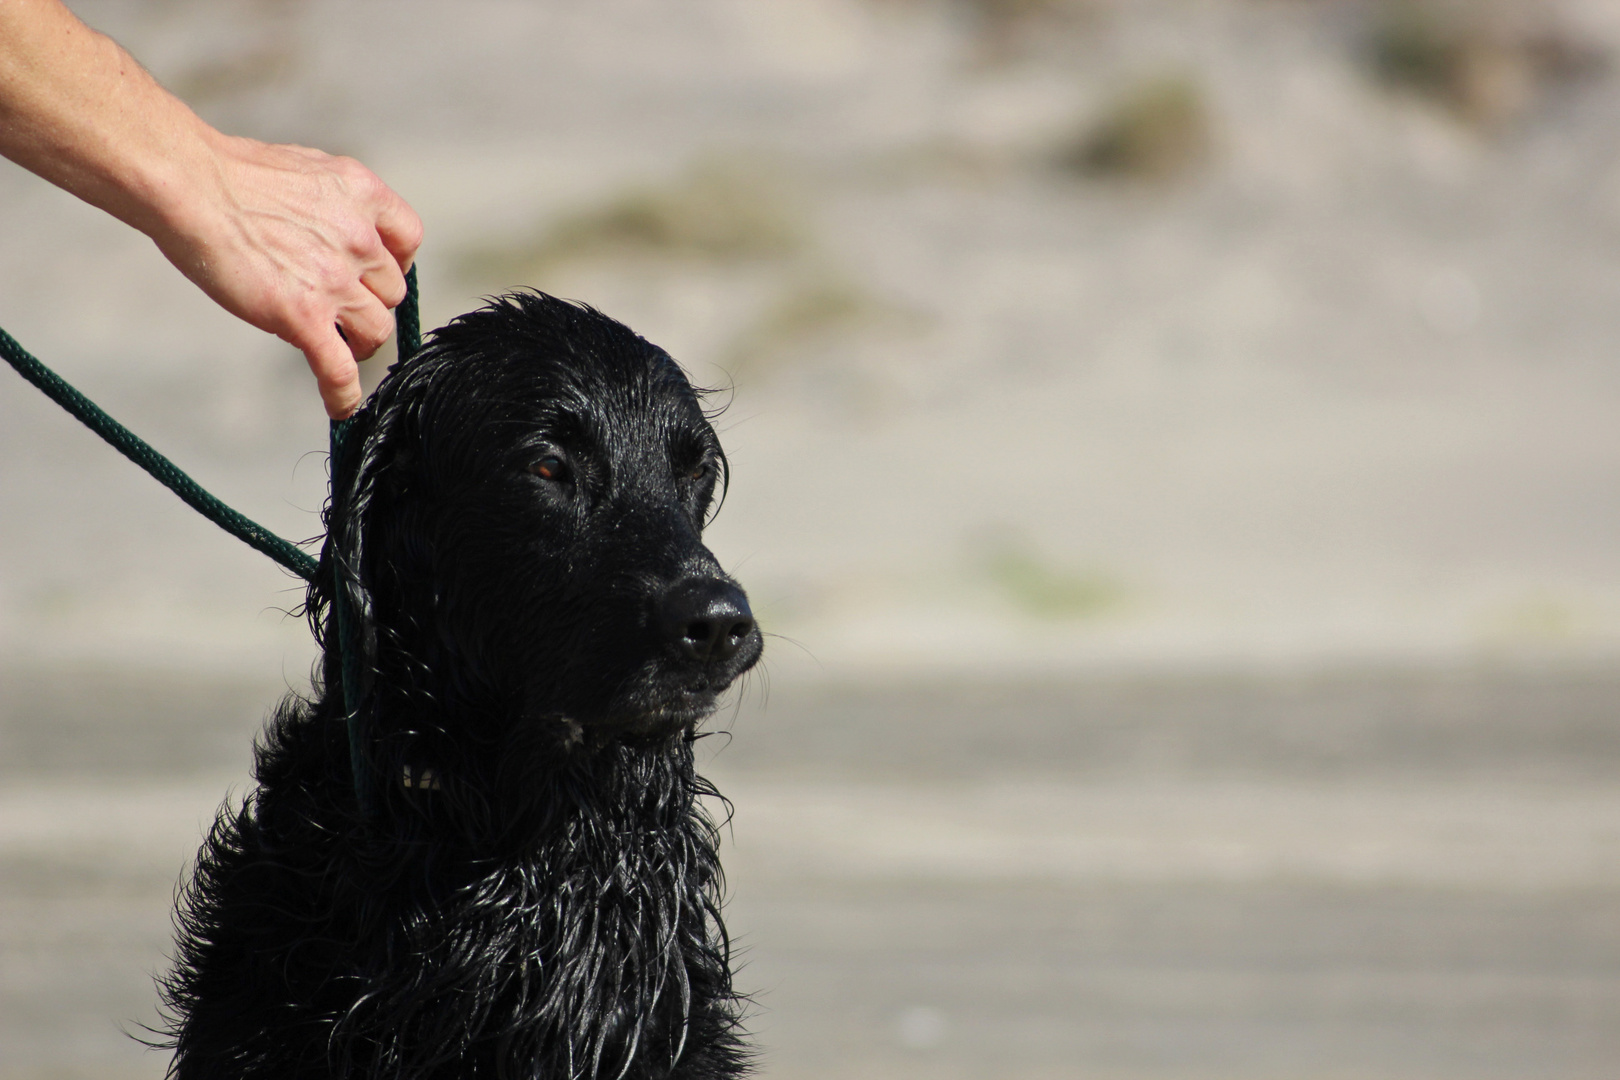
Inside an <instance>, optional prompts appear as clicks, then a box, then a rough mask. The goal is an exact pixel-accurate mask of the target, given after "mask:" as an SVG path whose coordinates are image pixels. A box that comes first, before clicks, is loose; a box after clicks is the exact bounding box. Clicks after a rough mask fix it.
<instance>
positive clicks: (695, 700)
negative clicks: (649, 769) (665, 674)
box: [596, 690, 719, 742]
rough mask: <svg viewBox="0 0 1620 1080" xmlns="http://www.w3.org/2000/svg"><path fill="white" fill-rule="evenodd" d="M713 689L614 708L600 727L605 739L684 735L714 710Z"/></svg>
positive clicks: (639, 739)
mask: <svg viewBox="0 0 1620 1080" xmlns="http://www.w3.org/2000/svg"><path fill="white" fill-rule="evenodd" d="M718 696H719V695H717V694H716V693H714V692H713V691H708V690H701V691H691V690H686V691H680V692H677V693H671V694H663V695H660V697H659V699H658V700H657V702H656V703H653V704H651V705H650V706H647V705H643V706H642V707H640V708H620V709H616V710H614V711H612V712H611V713H609V714H608V716H607V717H606V718H605V719H604V720H603V721H602V722H601V723H600V724H599V725H596V727H597V730H598V731H599V732H600V733H601V735H602V737H603V739H604V741H606V740H612V739H619V740H623V741H630V742H656V741H662V740H665V739H672V738H675V737H676V736H680V735H685V734H687V733H689V732H691V731H692V729H693V728H695V727H697V725H698V724H700V723H702V722H703V720H704V719H705V718H706V717H708V715H709V714H710V713H712V712H714V708H715V704H716V701H717V699H718Z"/></svg>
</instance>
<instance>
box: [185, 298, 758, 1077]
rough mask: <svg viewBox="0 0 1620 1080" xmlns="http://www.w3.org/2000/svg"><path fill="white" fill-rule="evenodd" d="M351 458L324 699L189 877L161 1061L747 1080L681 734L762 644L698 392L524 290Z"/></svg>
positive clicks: (433, 345) (332, 513) (313, 603)
mask: <svg viewBox="0 0 1620 1080" xmlns="http://www.w3.org/2000/svg"><path fill="white" fill-rule="evenodd" d="M345 445H346V447H347V449H346V450H345V452H344V455H343V456H344V462H343V463H340V467H339V468H338V469H337V473H338V475H339V477H340V482H339V483H338V484H336V485H334V494H333V498H332V503H331V506H330V507H329V509H328V512H327V525H328V539H327V544H326V548H325V550H324V551H323V553H322V558H321V562H322V567H321V574H320V575H319V576H318V579H317V580H318V581H320V582H322V583H323V584H317V585H314V586H312V587H311V588H310V592H309V599H308V610H309V613H310V619H311V624H312V626H313V627H314V628H315V631H316V634H317V636H318V638H319V639H320V641H321V643H322V645H323V647H324V648H325V660H324V668H323V676H322V680H321V685H322V686H324V691H323V692H320V693H318V694H317V696H316V698H315V700H312V701H306V700H303V699H302V698H296V697H295V698H292V699H289V701H288V702H287V703H286V704H284V705H283V706H282V707H281V709H280V711H279V713H278V714H277V716H276V717H275V719H274V721H273V722H272V724H271V727H270V729H269V732H268V734H267V736H266V741H265V742H264V744H263V745H262V746H261V747H260V748H259V751H258V756H257V765H256V776H257V779H258V782H259V787H258V789H257V790H256V791H255V792H254V793H253V794H252V795H251V796H250V797H249V798H248V800H247V802H246V805H245V806H243V807H242V808H241V809H240V810H239V811H236V812H234V813H225V814H222V816H221V818H220V820H219V822H218V823H217V824H216V825H215V827H214V830H213V833H212V835H211V836H210V837H209V839H208V841H207V843H206V845H205V846H204V847H203V849H202V852H201V853H200V855H199V861H198V865H197V869H196V874H195V876H194V879H193V880H192V882H191V883H190V885H189V887H188V888H187V889H186V890H185V892H184V894H183V895H182V897H181V902H180V913H179V917H178V918H179V924H180V940H179V956H178V961H177V970H176V971H175V972H174V974H172V975H171V976H170V977H169V979H168V980H167V984H166V987H165V989H166V1000H167V1002H168V1005H169V1008H170V1009H171V1011H172V1014H173V1016H172V1019H173V1023H172V1029H171V1033H170V1034H171V1036H172V1044H173V1045H174V1047H175V1049H176V1055H175V1061H174V1065H173V1069H172V1071H173V1074H174V1075H175V1076H176V1077H178V1078H179V1080H192V1078H202V1077H209V1078H216V1077H217V1078H220V1080H224V1078H230V1080H243V1078H263V1080H295V1078H302V1077H338V1076H342V1077H352V1078H374V1077H375V1078H382V1077H388V1078H400V1080H406V1078H423V1077H488V1078H491V1080H495V1078H497V1077H499V1078H501V1080H523V1078H533V1080H540V1078H545V1080H553V1078H555V1080H563V1078H570V1080H571V1078H576V1077H591V1078H597V1077H600V1078H613V1077H624V1078H631V1077H686V1078H693V1080H697V1078H718V1077H733V1076H739V1075H741V1074H742V1073H743V1072H744V1071H745V1066H746V1058H747V1054H746V1050H745V1048H744V1046H743V1043H742V1039H741V1036H740V1032H739V1030H738V1022H739V1018H740V1014H741V1002H740V1000H739V998H738V996H737V995H736V994H735V993H734V992H733V990H732V986H731V974H730V970H729V967H728V956H727V942H726V936H725V931H724V929H723V927H722V925H721V922H720V913H719V892H720V887H721V879H720V869H719V865H718V863H717V861H716V841H717V836H716V830H715V826H714V824H713V823H712V821H711V820H710V818H709V817H708V816H706V814H705V812H704V810H703V808H702V807H701V805H699V802H698V800H699V799H700V797H702V796H709V795H713V794H714V792H713V790H712V789H711V788H709V787H708V786H707V784H706V783H705V782H704V781H703V780H702V779H701V778H699V777H698V776H697V775H696V773H695V772H694V769H693V755H692V742H693V738H694V727H695V725H696V724H697V723H698V721H700V720H701V719H702V718H703V717H704V716H705V715H707V714H708V713H709V712H710V711H711V710H712V709H713V708H714V705H715V699H716V696H717V695H718V694H719V693H721V692H722V691H723V690H725V689H726V687H727V686H729V685H730V684H731V683H732V681H733V680H734V679H736V678H737V677H738V675H740V674H741V673H742V672H743V671H745V670H747V669H748V668H749V667H750V666H752V665H753V664H754V662H755V661H756V660H757V659H758V657H759V654H760V635H759V631H758V630H757V628H756V627H755V625H754V621H753V619H752V617H751V615H750V613H749V609H748V602H747V600H746V598H745V597H744V595H743V593H742V590H740V589H739V588H738V587H737V586H736V585H735V584H734V583H733V582H732V581H731V580H730V579H729V578H728V577H726V576H725V575H724V574H723V573H722V572H721V570H720V567H719V566H718V565H717V564H716V562H715V560H714V557H713V556H712V555H710V553H709V551H708V550H707V549H706V548H705V547H704V546H703V542H702V540H701V532H702V528H703V525H704V522H705V518H706V516H707V515H708V513H709V512H710V509H711V502H712V500H713V498H714V496H715V494H716V489H717V487H719V486H721V485H723V483H724V479H725V468H726V466H725V459H724V457H723V456H722V455H721V451H720V446H719V443H718V441H717V440H716V438H715V434H714V431H713V430H712V428H711V427H710V426H709V424H708V422H707V421H706V420H705V418H704V414H703V411H702V409H701V407H700V404H699V399H698V397H697V395H696V393H695V392H694V391H693V390H692V388H691V386H690V385H689V384H688V383H687V381H686V378H685V377H684V376H683V375H682V374H681V371H680V369H679V368H678V367H677V366H676V365H675V363H674V362H673V361H672V360H671V359H670V358H669V356H668V355H666V354H665V353H664V352H663V351H662V350H660V349H658V348H657V347H655V346H653V345H650V344H648V343H647V342H646V341H644V340H642V339H641V338H639V337H637V336H636V335H635V334H634V333H632V332H631V331H630V330H628V329H627V328H625V327H624V326H622V325H620V324H618V323H616V322H614V321H612V320H611V319H608V318H606V317H604V316H602V315H600V314H598V313H596V312H594V311H592V310H590V309H588V308H584V307H580V306H577V305H574V304H570V303H566V302H564V301H560V300H556V299H553V298H551V297H547V296H542V295H537V294H520V295H514V296H509V297H506V298H503V299H501V300H499V301H496V302H494V303H492V304H491V305H489V306H487V307H485V308H482V309H480V310H478V311H475V312H473V313H471V314H469V315H465V316H462V317H461V318H459V319H457V320H455V321H454V322H452V323H451V324H450V325H448V326H446V327H444V328H443V329H441V330H439V331H437V332H436V333H435V334H434V335H433V336H432V338H431V340H430V341H429V343H428V345H427V347H426V348H425V349H424V350H423V351H422V352H421V353H418V354H417V356H416V357H414V358H412V359H411V360H410V361H408V362H407V363H404V364H402V365H399V366H397V367H396V368H395V369H394V370H393V371H391V372H390V373H389V375H388V377H387V379H386V380H385V381H384V382H383V384H382V386H381V387H380V388H379V389H378V391H377V393H376V395H375V396H374V397H373V399H372V401H371V403H370V404H369V405H368V406H367V407H366V409H365V411H364V412H362V413H361V415H360V416H359V418H358V419H357V421H356V424H355V426H354V428H353V429H352V430H351V431H350V433H349V436H348V441H347V442H346V444H345ZM334 568H335V569H337V570H338V571H339V572H340V573H342V574H343V576H344V580H345V581H346V582H347V584H346V586H345V591H346V592H347V593H348V595H349V602H348V605H347V606H346V607H345V608H344V610H345V611H347V612H349V613H350V615H349V616H348V623H349V624H350V626H351V628H352V636H351V638H350V640H352V641H353V642H354V643H355V644H354V649H353V654H354V655H357V656H358V663H357V664H356V665H355V666H356V667H357V668H358V671H357V672H355V673H354V677H353V679H352V682H353V683H358V686H355V687H354V689H355V691H356V694H357V697H358V707H357V709H356V715H357V717H358V725H357V728H356V731H355V733H354V735H353V736H352V738H353V745H354V746H355V747H356V750H357V753H356V754H355V755H354V756H351V752H350V747H351V735H350V733H349V732H348V730H347V728H346V725H345V721H344V715H345V711H346V710H345V707H344V702H343V694H342V692H341V686H342V678H341V674H342V659H341V656H342V650H341V648H340V644H339V640H340V628H339V625H338V619H337V617H336V615H337V611H336V606H335V604H334V598H333V596H332V595H331V589H330V588H329V587H328V586H327V585H326V584H324V583H327V582H330V581H331V580H332V571H333V570H334ZM357 791H358V792H360V793H361V794H360V795H359V796H358V797H357Z"/></svg>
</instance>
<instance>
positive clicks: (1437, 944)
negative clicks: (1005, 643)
mask: <svg viewBox="0 0 1620 1080" xmlns="http://www.w3.org/2000/svg"><path fill="white" fill-rule="evenodd" d="M3 685H4V687H5V692H4V697H3V698H0V725H3V726H0V737H3V751H4V752H3V755H0V761H3V764H0V864H3V873H0V883H3V884H0V954H3V956H4V958H5V962H4V968H3V972H4V973H3V976H0V1078H4V1080H21V1078H25V1077H26V1078H29V1080H34V1078H44V1077H78V1076H85V1077H89V1076H97V1077H114V1078H119V1077H132V1078H133V1077H140V1076H146V1077H156V1076H158V1075H160V1074H161V1072H162V1068H163V1065H164V1058H163V1056H162V1055H160V1054H156V1053H151V1052H147V1051H144V1050H142V1049H141V1048H140V1047H139V1046H138V1045H137V1044H136V1043H135V1042H133V1041H132V1040H131V1039H130V1038H128V1037H127V1036H126V1035H124V1034H122V1033H121V1032H120V1030H119V1029H120V1026H122V1027H123V1028H125V1029H127V1030H131V1031H137V1030H138V1025H139V1024H142V1023H151V1022H152V1021H153V1019H154V1015H155V1014H154V1007H155V1005H154V1002H155V995H154V994H153V991H152V988H151V983H150V975H151V973H152V972H154V971H157V970H160V969H161V968H162V966H163V964H164V960H163V956H164V953H165V950H166V948H167V946H168V943H169V927H168V913H169V907H170V901H171V896H172V890H173V888H174V885H175V883H176V879H177V877H178V875H179V874H180V872H181V869H182V867H183V865H184V863H185V861H186V860H187V858H188V857H189V855H190V853H191V852H192V850H194V848H195V845H196V842H197V840H198V837H199V835H200V830H201V828H202V827H203V826H204V824H205V823H206V821H207V820H208V818H209V817H210V816H211V814H212V812H213V810H214V808H215V807H216V806H217V805H218V804H219V803H220V801H221V800H222V799H223V798H224V797H225V795H226V793H227V791H228V790H235V791H237V792H240V791H241V790H243V787H244V785H245V783H246V778H245V767H246V760H247V746H248V743H249V740H250V738H251V736H252V733H253V731H254V730H255V728H256V727H257V724H258V722H259V718H260V716H261V715H262V713H263V711H264V709H265V708H266V707H267V705H268V703H269V702H271V701H272V700H273V699H274V697H275V694H276V690H277V688H276V687H275V686H273V685H252V684H249V683H242V682H236V683H232V682H229V681H219V680H216V681H214V682H204V683H195V682H191V683H188V682H186V681H184V680H169V679H163V678H159V677H156V676H150V675H149V676H145V677H136V676H117V675H110V674H101V675H95V676H92V675H89V674H88V673H84V672H73V671H58V672H47V673H35V674H24V673H21V672H16V671H12V672H8V673H7V674H6V678H5V680H4V683H3ZM717 726H719V727H724V728H727V729H729V731H730V734H729V736H717V737H716V738H715V739H713V740H712V741H711V742H710V743H709V744H707V745H706V746H705V751H704V752H705V755H706V756H709V757H710V758H711V763H710V766H709V768H708V771H709V772H710V774H711V775H712V776H713V777H714V778H715V779H716V780H717V782H718V783H719V786H720V787H721V789H722V790H723V791H724V792H725V793H726V794H727V795H728V796H729V797H730V798H731V799H732V800H733V801H734V803H735V808H736V813H735V817H734V819H733V822H732V826H731V828H730V830H729V843H728V850H727V851H726V853H725V860H726V867H727V872H728V877H729V880H730V895H731V901H730V906H729V909H728V910H729V912H730V916H729V923H730V927H731V929H732V931H733V933H734V934H735V936H736V939H737V943H738V946H739V950H740V955H741V957H742V961H743V962H742V965H741V971H740V975H739V980H740V982H741V984H742V985H743V986H744V987H745V988H747V989H748V990H749V991H751V992H752V993H753V994H754V996H755V1000H756V1002H757V1009H756V1013H755V1018H754V1021H753V1024H752V1026H753V1028H754V1030H755V1031H756V1032H757V1033H758V1041H759V1043H760V1044H761V1046H762V1048H763V1050H764V1058H763V1063H764V1067H763V1075H764V1076H766V1077H772V1078H783V1080H787V1078H799V1077H812V1076H817V1077H825V1076H861V1077H922V1076H929V1077H984V1078H998V1080H1006V1078H1014V1077H1018V1078H1022V1077H1059V1076H1065V1077H1066V1076H1077V1077H1078V1076H1086V1077H1098V1076H1103V1077H1131V1078H1136V1077H1158V1078H1206V1077H1210V1078H1213V1077H1223V1078H1224V1077H1231V1078H1238V1077H1243V1078H1255V1077H1277V1078H1283V1077H1293V1078H1297V1077H1335V1078H1337V1077H1413V1078H1417V1077H1424V1078H1452V1077H1455V1078H1459V1080H1461V1078H1482V1077H1483V1078H1495V1077H1502V1078H1508V1077H1512V1078H1521V1077H1523V1078H1529V1077H1561V1078H1568V1077H1588V1076H1589V1077H1599V1076H1608V1075H1611V1074H1612V1063H1613V1062H1614V1061H1615V1060H1620V782H1616V780H1615V779H1614V778H1615V777H1616V776H1617V775H1620V768H1617V766H1620V677H1615V676H1613V675H1603V674H1592V673H1582V672H1564V673H1540V674H1536V673H1523V672H1521V673H1517V674H1514V673H1501V672H1495V673H1492V672H1481V671H1474V672H1449V673H1420V672H1405V673H1399V672H1383V673H1362V674H1358V675H1340V676H1331V677H1330V676H1322V677H1300V678H1295V679H1277V678H1268V679H1246V678H1236V677H1199V678H1193V677H1187V678H1181V679H1120V680H1105V681H1093V682H1088V683H1046V684H1029V683H1003V684H985V683H977V684H963V685H956V686H949V685H903V684H892V683H891V684H865V685H862V684H844V685H824V686H820V687H818V686H815V685H811V684H782V685H778V686H777V687H775V688H774V689H773V691H772V693H771V695H770V700H769V702H768V703H767V704H765V705H764V706H763V707H762V705H761V703H760V701H759V700H758V694H757V693H755V694H753V695H752V696H751V697H749V698H747V700H746V701H745V705H744V706H743V707H742V708H741V709H739V710H737V711H735V712H733V713H728V714H726V715H724V716H722V717H719V718H717ZM711 747H712V749H711Z"/></svg>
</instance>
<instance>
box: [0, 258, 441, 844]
mask: <svg viewBox="0 0 1620 1080" xmlns="http://www.w3.org/2000/svg"><path fill="white" fill-rule="evenodd" d="M405 286H406V288H405V299H404V300H402V301H401V302H400V305H399V307H398V308H396V309H395V310H394V325H395V332H394V337H395V342H396V344H397V345H398V349H399V358H400V359H401V360H405V359H408V358H409V357H410V356H412V355H413V354H415V353H416V351H417V350H418V349H420V348H421V347H422V328H421V311H420V307H419V304H418V297H417V289H416V267H414V266H413V267H411V268H410V269H409V270H407V271H406V272H405ZM0 356H3V357H5V359H6V362H7V363H9V364H10V365H11V366H12V367H14V368H16V369H17V374H19V375H21V376H22V377H23V378H25V379H27V380H28V381H29V382H31V383H33V384H34V385H35V386H36V387H38V388H39V389H40V391H41V392H43V393H44V394H45V396H46V397H48V398H50V399H51V400H52V401H54V402H56V403H57V404H58V405H60V406H62V408H64V409H66V410H67V411H68V412H69V413H71V414H72V415H73V416H74V417H75V418H77V419H78V420H79V422H80V423H82V424H84V426H85V427H87V428H89V429H90V430H91V431H93V432H95V433H96V434H97V435H100V436H101V437H102V439H104V440H106V442H108V443H109V444H111V446H112V447H113V449H115V450H117V451H118V452H119V453H120V454H123V455H124V456H125V457H127V458H129V460H131V461H133V462H134V463H135V464H137V465H139V466H140V467H141V468H143V469H145V470H146V472H147V473H148V474H149V475H151V477H152V478H153V479H154V480H156V481H157V482H158V483H160V484H162V485H163V486H164V487H166V488H168V489H169V490H170V491H172V492H174V493H175V494H176V495H178V496H180V498H181V499H182V500H183V501H184V502H185V504H186V505H187V506H189V507H191V508H192V509H193V510H195V511H197V512H198V513H199V514H201V515H202V516H203V517H205V518H207V519H208V520H209V521H212V522H213V523H214V524H215V525H218V526H219V527H220V528H222V529H224V530H225V531H226V532H228V533H230V534H231V535H232V536H234V537H236V538H237V539H238V540H241V541H242V542H243V543H245V544H247V545H248V546H249V547H251V548H253V549H254V550H255V551H258V552H262V553H263V554H265V555H268V556H270V558H272V559H274V560H275V561H276V562H277V563H279V564H280V565H281V566H283V567H285V568H286V569H288V570H291V571H292V572H293V573H295V574H297V575H298V576H299V577H301V578H303V579H304V580H305V581H311V582H312V581H314V580H315V575H316V573H317V567H318V565H319V564H318V563H317V562H316V561H315V560H314V559H313V558H311V557H310V556H309V553H308V552H306V551H303V550H302V549H300V548H299V547H298V546H297V545H296V544H294V543H292V542H291V541H289V540H283V539H282V538H281V537H279V536H277V535H276V534H275V533H273V532H271V531H270V530H269V529H266V528H265V527H264V526H263V525H260V524H258V523H257V522H255V521H252V520H250V519H249V518H247V517H244V516H243V515H242V514H239V513H237V512H236V511H235V510H233V509H231V508H230V507H229V506H226V505H225V504H224V503H223V502H221V501H220V500H219V499H217V498H215V497H214V496H213V495H211V494H209V493H208V492H207V491H206V490H204V489H203V487H202V485H200V484H198V483H197V482H196V481H195V480H193V479H192V478H191V477H189V476H187V475H186V474H185V473H184V472H183V471H181V469H180V468H179V466H177V465H175V463H174V462H172V461H170V460H169V459H168V458H166V457H164V456H163V455H162V454H160V453H158V452H157V451H156V450H154V449H153V448H152V446H151V445H150V444H149V443H147V442H146V441H145V440H144V439H142V438H141V437H140V436H139V435H136V434H135V433H134V432H133V431H131V430H129V429H128V428H127V427H125V426H124V425H123V424H120V423H119V422H118V421H117V420H114V419H113V418H112V417H111V416H108V415H107V413H106V412H104V411H103V410H102V409H101V408H100V406H98V405H97V404H96V403H95V402H93V401H91V400H90V399H89V398H87V397H85V396H84V395H83V394H81V393H79V391H78V390H76V389H74V387H73V386H72V385H71V384H69V383H68V381H67V380H66V379H64V378H62V377H61V376H60V375H58V374H57V373H56V372H54V371H52V370H51V369H50V368H48V367H46V366H45V365H44V364H42V363H40V361H39V360H38V358H36V357H35V356H34V355H33V354H32V353H30V352H29V351H28V350H27V349H24V348H23V347H22V346H21V345H19V344H17V340H16V339H15V338H13V337H12V336H11V335H10V334H8V333H6V332H5V330H3V329H0ZM353 423H354V421H353V420H352V419H349V420H334V421H332V426H331V473H332V476H331V482H332V491H333V493H334V494H335V493H336V492H337V491H339V490H340V487H339V483H340V479H343V478H346V476H347V472H346V470H347V468H348V462H347V455H346V454H345V452H344V451H345V449H346V446H345V443H346V436H347V435H348V433H349V428H350V427H351V426H352V425H353ZM340 474H341V475H340ZM332 606H333V612H334V617H335V618H336V619H337V630H338V648H339V651H340V652H341V654H342V655H341V660H342V679H343V710H344V713H345V722H346V725H347V727H348V731H349V760H350V761H351V762H352V763H353V766H354V794H355V798H356V799H357V800H358V801H359V803H360V809H361V812H362V813H369V811H370V806H371V799H370V792H369V790H368V789H369V785H368V784H367V783H366V772H365V769H364V767H363V764H362V760H363V759H362V755H361V752H360V751H361V744H360V717H359V706H360V658H359V656H358V654H357V649H356V642H355V637H354V630H355V627H354V613H353V612H352V611H351V610H350V609H349V597H348V589H346V588H345V587H344V579H343V573H342V571H341V568H340V567H339V566H338V562H337V558H336V553H334V557H333V559H332Z"/></svg>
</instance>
